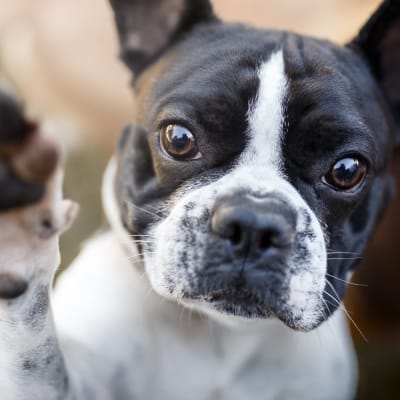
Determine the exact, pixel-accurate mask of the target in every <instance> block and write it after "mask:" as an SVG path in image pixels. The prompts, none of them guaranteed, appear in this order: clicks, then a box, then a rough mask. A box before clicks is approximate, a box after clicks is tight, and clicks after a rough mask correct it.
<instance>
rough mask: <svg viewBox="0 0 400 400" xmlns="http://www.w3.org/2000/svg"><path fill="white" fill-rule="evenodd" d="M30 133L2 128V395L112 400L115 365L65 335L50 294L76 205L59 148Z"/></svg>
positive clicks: (18, 399) (19, 399)
mask: <svg viewBox="0 0 400 400" xmlns="http://www.w3.org/2000/svg"><path fill="white" fill-rule="evenodd" d="M28 136H29V138H22V139H21V140H20V139H17V138H14V139H15V140H11V142H12V143H11V142H10V141H9V140H5V138H3V137H1V132H0V166H1V169H0V188H1V189H2V190H1V191H0V199H1V200H0V397H1V399H2V400H27V399H29V400H36V399H37V400H52V399H92V398H95V399H110V398H112V397H111V395H110V394H109V391H108V390H107V389H106V388H107V387H109V382H108V381H107V378H106V376H105V375H107V374H109V372H110V371H112V368H111V366H110V365H107V364H106V363H103V362H102V361H101V360H99V358H98V357H95V356H94V355H92V354H90V353H89V352H88V351H86V350H85V349H84V348H83V347H82V346H80V345H79V344H77V343H69V344H68V345H66V344H65V342H63V343H62V344H61V343H60V342H59V340H58V335H57V332H56V330H55V327H54V323H53V317H52V312H51V306H50V296H49V293H50V289H51V286H52V282H53V277H54V273H55V270H56V268H57V266H58V264H59V235H60V233H61V232H62V231H63V230H65V229H66V228H67V227H68V225H69V223H70V222H71V220H72V219H73V215H74V213H75V210H76V206H74V204H73V203H72V202H69V201H65V200H63V199H62V195H61V183H62V174H61V172H60V170H59V169H57V167H56V164H57V161H56V158H57V155H56V154H57V152H56V151H55V148H54V146H52V145H51V144H50V142H48V141H46V140H44V139H43V137H42V136H41V135H40V133H39V132H33V133H30V134H29V135H28ZM6 142H7V143H6ZM46 146H47V147H46ZM32 151H33V152H32ZM38 156H39V157H38ZM51 158H52V159H51ZM25 167H28V168H25ZM32 172H36V174H35V175H36V176H28V175H30V174H32ZM29 182H30V183H29ZM33 182H34V183H33ZM103 371H105V374H104V375H103Z"/></svg>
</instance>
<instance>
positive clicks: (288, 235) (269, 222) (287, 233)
mask: <svg viewBox="0 0 400 400" xmlns="http://www.w3.org/2000/svg"><path fill="white" fill-rule="evenodd" d="M211 230H212V232H213V233H214V234H215V235H217V236H218V237H220V238H224V239H227V240H228V241H229V245H230V246H231V247H232V248H233V249H234V250H235V251H236V252H238V253H242V255H244V254H246V255H256V254H259V253H260V252H261V253H266V252H268V251H271V250H283V249H285V248H287V247H289V246H290V245H291V244H292V243H293V240H294V237H295V233H296V213H295V211H294V210H293V209H292V208H291V207H290V206H289V205H288V204H287V203H285V202H284V201H282V200H280V199H277V198H274V197H268V198H262V199H260V198H253V197H250V196H239V197H236V198H234V199H225V200H224V201H221V202H220V203H219V204H218V205H217V207H216V209H215V211H214V214H213V216H212V219H211Z"/></svg>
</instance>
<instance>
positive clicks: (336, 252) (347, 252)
mask: <svg viewBox="0 0 400 400" xmlns="http://www.w3.org/2000/svg"><path fill="white" fill-rule="evenodd" d="M327 253H328V254H356V255H360V253H356V252H354V251H336V250H329V249H328V250H327Z"/></svg>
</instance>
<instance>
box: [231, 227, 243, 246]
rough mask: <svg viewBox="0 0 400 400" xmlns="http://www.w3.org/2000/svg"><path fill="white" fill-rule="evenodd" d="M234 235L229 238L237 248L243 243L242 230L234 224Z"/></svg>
mask: <svg viewBox="0 0 400 400" xmlns="http://www.w3.org/2000/svg"><path fill="white" fill-rule="evenodd" d="M231 229H232V231H231V232H232V233H231V235H230V237H229V240H230V241H231V242H232V244H234V245H235V246H237V245H239V244H240V243H241V241H242V229H241V228H240V226H239V225H238V224H232V226H231Z"/></svg>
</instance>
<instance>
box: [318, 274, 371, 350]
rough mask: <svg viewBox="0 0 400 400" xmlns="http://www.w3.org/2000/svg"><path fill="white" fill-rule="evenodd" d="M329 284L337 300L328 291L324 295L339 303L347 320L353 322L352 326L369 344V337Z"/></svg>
mask: <svg viewBox="0 0 400 400" xmlns="http://www.w3.org/2000/svg"><path fill="white" fill-rule="evenodd" d="M327 283H328V284H329V286H330V287H331V288H332V290H333V292H334V293H335V295H336V296H337V298H336V297H335V296H333V295H331V294H330V293H329V292H327V291H326V290H324V293H325V294H326V295H327V296H329V297H330V298H331V299H333V300H334V301H336V302H337V305H338V306H339V308H340V309H341V310H342V311H343V312H344V313H345V314H346V316H347V318H348V319H349V320H350V321H351V322H352V324H353V325H354V327H355V328H356V329H357V331H358V333H359V334H360V335H361V337H362V338H363V339H364V341H365V342H366V343H368V339H367V337H366V336H365V335H364V333H363V332H362V330H361V329H360V328H359V326H358V325H357V324H356V322H355V321H354V319H353V318H352V317H351V315H350V313H349V312H348V311H347V309H346V306H345V305H344V304H343V303H342V302H341V301H340V300H339V295H338V293H337V291H336V289H335V288H334V287H333V285H332V284H331V283H330V282H329V281H327Z"/></svg>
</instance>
